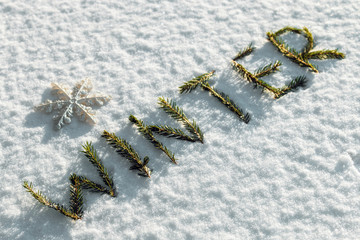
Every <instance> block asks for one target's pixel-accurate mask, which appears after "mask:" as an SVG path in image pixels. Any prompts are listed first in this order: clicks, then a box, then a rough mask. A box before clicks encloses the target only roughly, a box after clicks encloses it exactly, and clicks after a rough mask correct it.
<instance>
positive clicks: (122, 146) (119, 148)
mask: <svg viewBox="0 0 360 240" xmlns="http://www.w3.org/2000/svg"><path fill="white" fill-rule="evenodd" d="M101 136H102V137H103V138H105V139H106V141H107V142H108V144H109V145H110V146H112V147H113V148H115V149H116V152H117V153H118V154H120V155H121V156H123V157H125V158H126V159H128V160H129V162H131V163H132V164H133V165H132V166H131V167H130V170H137V171H139V172H140V173H138V175H139V176H142V177H148V178H150V175H151V172H152V170H151V169H150V168H149V167H148V166H147V164H148V163H149V157H148V156H146V157H144V159H143V161H141V158H140V157H139V154H138V153H137V152H136V151H135V150H134V149H133V148H132V146H131V145H130V144H129V143H127V142H126V140H124V139H121V138H119V137H117V136H116V135H115V133H109V132H107V131H105V130H104V132H103V134H102V135H101Z"/></svg>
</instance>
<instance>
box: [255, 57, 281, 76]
mask: <svg viewBox="0 0 360 240" xmlns="http://www.w3.org/2000/svg"><path fill="white" fill-rule="evenodd" d="M281 65H282V63H281V62H280V61H275V62H274V63H269V64H268V65H265V66H264V67H260V68H259V69H257V70H256V71H255V73H254V75H255V77H257V78H261V77H264V76H267V75H270V74H271V73H274V72H277V71H279V67H280V66H281Z"/></svg>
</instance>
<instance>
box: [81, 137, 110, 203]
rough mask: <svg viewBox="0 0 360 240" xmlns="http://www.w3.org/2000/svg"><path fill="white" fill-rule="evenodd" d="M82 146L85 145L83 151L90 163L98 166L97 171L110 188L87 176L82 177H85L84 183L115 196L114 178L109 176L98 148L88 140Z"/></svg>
mask: <svg viewBox="0 0 360 240" xmlns="http://www.w3.org/2000/svg"><path fill="white" fill-rule="evenodd" d="M82 147H83V151H82V152H83V153H84V154H85V156H86V157H87V159H88V160H89V161H90V163H91V164H92V165H93V166H94V167H96V169H97V171H98V173H99V176H100V177H101V178H102V180H103V182H104V184H105V185H106V186H108V187H109V189H110V190H107V189H106V188H104V187H102V186H101V185H99V184H96V183H94V182H91V181H90V180H88V179H87V178H85V177H82V178H83V179H82V183H83V184H85V185H84V186H88V187H90V188H92V187H91V186H94V187H95V188H93V189H98V190H96V191H99V192H104V193H107V194H109V195H110V196H112V197H114V196H115V195H116V190H115V187H114V182H113V179H112V178H111V177H110V176H109V174H108V172H107V170H106V168H105V167H104V165H103V163H102V161H101V159H100V158H99V157H98V155H97V152H96V150H95V149H94V147H93V146H92V145H91V142H90V143H89V142H86V143H85V144H84V145H83V146H82ZM94 184H96V185H94ZM97 185H98V186H97ZM100 187H101V188H100ZM105 190H106V191H105Z"/></svg>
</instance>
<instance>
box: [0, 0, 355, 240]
mask: <svg viewBox="0 0 360 240" xmlns="http://www.w3.org/2000/svg"><path fill="white" fill-rule="evenodd" d="M359 20H360V4H359V2H358V1H357V0H336V1H325V0H320V1H310V0H304V1H291V0H279V1H276V4H274V3H273V2H272V1H260V0H254V1H248V2H244V1H243V2H239V1H237V2H234V1H212V0H204V1H194V0H188V1H178V0H169V1H156V0H131V1H129V0H124V1H116V0H109V1H90V0H89V1H86V0H84V1H69V0H62V1H46V0H42V1H32V0H28V1H20V0H13V1H6V0H5V1H2V2H1V3H0V21H1V24H0V40H1V41H0V51H1V55H0V62H1V65H0V79H1V80H0V109H1V111H0V126H1V127H0V139H1V141H0V142H1V144H0V169H1V170H2V174H1V175H0V229H1V230H0V239H105V238H107V239H356V238H358V236H359V234H360V181H359V179H360V178H359V177H360V144H359V143H360V125H359V121H358V119H359V117H358V116H359V113H360V98H359V96H360V78H359V72H360V65H359V61H360V51H359V42H360V35H359V32H360V25H359ZM287 25H289V26H294V27H298V28H302V27H304V26H306V27H307V28H308V29H309V30H310V31H311V32H312V34H313V35H314V37H315V40H316V43H317V45H316V47H315V49H339V51H341V52H343V53H345V54H346V58H345V59H344V60H322V61H313V62H314V63H315V64H316V65H317V66H318V68H319V71H320V73H318V74H315V73H311V72H309V71H308V70H307V69H306V68H301V67H299V66H298V65H297V64H295V63H293V62H291V61H290V60H288V59H287V58H285V57H283V56H282V55H281V54H280V53H279V52H278V51H277V50H276V48H275V47H274V46H272V45H271V43H269V42H268V41H267V40H266V32H268V31H276V30H278V29H280V28H282V27H285V26H287ZM287 40H288V41H289V42H290V43H292V44H293V45H294V46H296V47H300V48H301V46H303V45H304V44H305V40H304V39H302V38H298V37H296V36H291V35H290V36H288V38H287ZM250 42H253V43H254V45H255V46H256V47H257V50H256V51H255V52H254V53H253V54H252V55H250V56H248V57H246V58H245V59H243V60H240V61H239V62H240V63H241V64H243V65H244V66H245V67H247V68H248V69H249V70H250V71H254V70H255V69H256V68H257V67H260V66H262V65H265V64H268V63H270V62H274V61H275V60H280V61H282V62H283V65H282V66H281V67H280V68H281V72H278V73H276V74H272V75H270V76H268V77H266V78H264V79H265V80H266V81H269V82H271V83H272V84H274V85H275V86H279V87H280V86H282V85H284V84H285V83H287V82H289V81H290V80H291V79H292V78H293V77H296V76H298V75H306V77H307V78H308V79H309V83H308V86H307V87H306V88H305V89H300V90H299V91H297V92H294V93H289V94H287V95H285V96H284V97H282V98H280V99H278V100H274V99H272V97H271V96H270V95H269V94H267V93H264V94H261V92H260V91H259V90H258V89H253V86H252V85H250V84H248V83H247V82H246V81H244V80H243V79H241V78H240V77H239V76H238V75H237V74H236V73H235V72H234V71H233V70H232V67H231V65H230V60H231V58H232V57H233V56H235V55H236V53H237V52H238V51H239V50H240V49H242V48H244V47H246V46H247V45H248V44H249V43H250ZM211 70H216V76H215V77H213V78H212V79H211V80H210V84H211V85H213V86H215V87H216V88H217V89H219V90H221V91H223V92H225V93H226V94H228V95H229V96H230V97H231V98H232V99H233V100H234V101H235V102H236V103H237V105H239V106H240V107H241V108H243V109H244V110H246V111H247V112H249V113H250V114H251V116H252V119H251V121H250V123H249V124H244V123H243V122H242V121H240V120H239V119H238V118H237V116H236V115H235V114H234V113H232V112H231V111H229V110H228V109H227V108H226V107H225V106H223V105H222V104H221V103H220V102H218V100H217V99H215V98H214V97H213V96H210V95H209V94H208V93H207V92H205V91H203V90H201V89H197V90H195V91H193V92H191V93H190V94H182V95H180V94H179V92H178V87H179V86H181V85H182V83H183V82H185V81H188V80H190V79H191V78H193V77H195V76H198V75H200V74H203V73H205V72H210V71H211ZM86 77H89V78H90V79H91V80H92V82H93V85H94V89H96V90H97V91H100V92H103V93H105V94H109V95H111V96H112V100H111V101H110V102H109V103H107V104H105V105H104V106H102V107H101V108H97V109H96V110H97V115H96V116H97V119H98V123H97V124H96V125H89V124H87V123H83V122H80V121H79V120H78V119H77V118H73V120H72V123H71V124H69V125H65V126H63V128H62V129H61V130H60V131H56V130H54V122H53V120H52V116H51V114H50V115H48V114H45V113H42V112H35V111H34V109H33V107H34V106H36V105H38V104H40V103H41V102H44V101H45V100H46V99H54V96H52V95H51V83H52V82H56V83H61V84H64V85H68V86H74V84H76V83H77V82H79V81H81V80H82V79H85V78H86ZM161 96H163V97H165V98H171V99H173V100H174V101H176V102H177V104H178V105H179V106H180V107H181V108H183V109H184V111H185V113H186V115H187V116H188V117H189V119H195V120H196V122H197V124H198V125H199V127H200V128H201V130H202V131H203V133H204V140H205V143H204V144H201V143H198V142H196V143H190V142H184V141H179V140H176V139H168V138H164V137H158V139H159V140H160V141H161V142H163V143H164V144H165V145H166V146H167V148H168V149H169V150H171V151H172V152H173V153H175V156H176V157H177V159H178V163H179V164H178V165H175V164H172V163H171V162H170V161H169V159H168V158H167V157H166V156H165V155H164V154H163V153H162V152H161V151H159V150H158V149H155V148H154V147H153V145H152V144H151V143H150V142H148V141H147V140H146V139H145V138H144V137H143V136H141V135H140V134H139V133H138V132H137V130H136V129H135V128H134V127H133V126H132V124H131V123H130V122H129V120H128V116H129V115H130V114H133V115H134V116H136V117H137V118H139V119H142V120H143V121H144V122H145V123H147V124H168V125H171V126H174V127H179V126H180V124H179V123H177V122H175V121H174V120H173V119H171V118H170V117H169V116H168V115H167V114H166V113H164V112H163V111H162V110H161V109H160V108H159V106H158V105H157V98H158V97H161ZM104 129H106V130H107V131H109V132H115V133H116V134H117V135H118V136H120V137H122V138H124V139H126V140H127V141H128V142H129V143H130V144H131V145H132V146H133V147H134V148H135V150H136V151H137V152H138V153H139V155H140V156H141V157H142V158H143V157H145V156H146V155H147V156H149V157H150V162H149V167H151V168H153V169H154V172H153V175H152V177H151V179H146V178H142V177H139V176H138V175H137V174H136V172H134V171H129V170H128V168H129V167H130V164H129V163H128V161H127V160H126V159H124V158H122V157H120V156H118V155H117V154H116V153H115V152H114V150H113V149H111V148H110V147H109V146H108V145H107V144H106V142H105V140H104V139H101V137H100V135H101V132H102V131H103V130H104ZM86 141H91V142H93V144H94V146H95V148H96V149H97V151H98V153H99V155H100V156H101V159H102V160H103V162H104V165H105V167H107V168H108V170H109V171H110V172H111V173H112V174H113V177H114V182H115V185H116V187H117V190H118V192H119V195H118V196H117V197H116V198H111V197H109V196H107V195H99V194H96V193H90V192H87V191H84V198H85V206H84V211H85V212H84V218H83V219H82V220H78V221H73V220H71V219H69V218H67V217H65V216H63V215H61V214H60V213H58V212H56V211H54V210H53V209H49V208H47V207H45V206H43V205H41V204H40V203H38V202H37V201H36V200H35V199H34V198H33V197H32V196H31V195H30V194H29V193H27V192H26V190H25V189H24V188H23V187H22V183H23V181H29V182H33V184H34V188H35V189H36V190H41V191H42V192H43V193H44V194H45V195H46V196H47V197H49V198H50V199H52V200H53V201H54V202H58V203H61V204H64V205H66V206H69V205H68V201H69V180H68V177H69V176H70V174H71V173H77V174H79V175H84V176H87V177H88V178H90V179H92V180H94V181H97V182H101V179H100V178H99V176H98V175H97V172H96V170H95V169H94V168H93V167H92V166H91V164H90V163H89V162H88V161H87V160H86V158H85V157H84V156H83V154H82V153H81V152H80V151H81V145H82V144H84V143H85V142H86Z"/></svg>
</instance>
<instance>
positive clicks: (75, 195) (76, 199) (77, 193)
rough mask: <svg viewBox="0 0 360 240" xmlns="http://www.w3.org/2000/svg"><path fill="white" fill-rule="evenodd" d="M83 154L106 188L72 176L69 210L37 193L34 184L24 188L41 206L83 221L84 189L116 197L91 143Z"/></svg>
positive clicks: (87, 144)
mask: <svg viewBox="0 0 360 240" xmlns="http://www.w3.org/2000/svg"><path fill="white" fill-rule="evenodd" d="M82 152H83V153H84V154H85V156H86V157H87V158H88V160H89V161H90V163H91V164H92V165H93V166H94V167H95V168H96V169H97V171H98V173H99V176H100V177H101V178H102V180H103V182H104V184H105V186H102V185H100V184H98V183H95V182H93V181H91V180H89V179H88V178H87V177H84V176H77V175H76V174H71V176H70V178H69V180H70V207H69V208H66V207H64V206H63V205H61V204H58V203H54V202H52V201H51V200H49V199H48V198H47V197H46V196H45V195H43V194H42V193H41V192H40V191H35V190H34V189H33V185H32V183H30V184H29V183H28V182H27V181H25V182H24V184H23V186H24V188H26V189H27V191H28V192H29V193H30V194H31V195H32V196H33V197H34V198H35V199H36V200H38V201H39V202H40V203H41V204H44V205H45V206H47V207H49V208H52V209H55V210H56V211H58V212H60V213H62V214H63V215H65V216H67V217H70V218H72V219H74V220H78V219H81V218H82V216H83V213H84V211H83V204H84V203H83V195H82V188H84V189H89V190H90V191H91V192H98V193H102V194H108V195H110V196H112V197H115V196H116V190H115V186H114V183H113V180H112V177H110V176H109V174H108V172H107V170H106V168H105V167H104V165H103V164H102V161H101V160H100V159H99V158H98V155H97V153H96V150H95V149H94V147H93V146H92V145H91V143H86V144H85V145H83V151H82Z"/></svg>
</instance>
